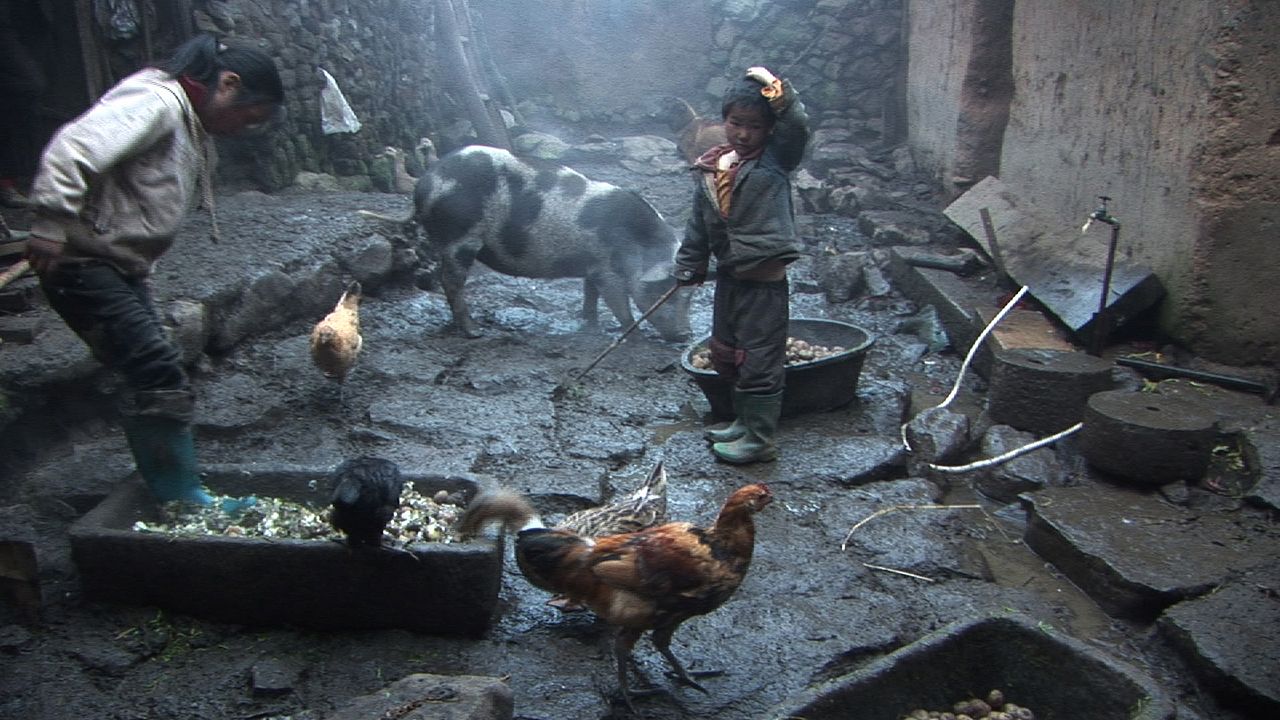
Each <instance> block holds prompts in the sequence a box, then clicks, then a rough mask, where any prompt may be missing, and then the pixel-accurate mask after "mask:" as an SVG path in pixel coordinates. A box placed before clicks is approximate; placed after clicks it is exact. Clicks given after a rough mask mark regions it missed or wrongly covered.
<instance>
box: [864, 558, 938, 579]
mask: <svg viewBox="0 0 1280 720" xmlns="http://www.w3.org/2000/svg"><path fill="white" fill-rule="evenodd" d="M862 566H863V567H867V568H871V569H872V570H883V571H885V572H890V573H895V574H897V575H906V576H907V577H911V578H915V579H917V580H924V581H925V582H933V578H931V577H926V576H924V575H917V574H915V573H913V572H907V571H906V570H894V569H893V568H891V567H885V566H883V565H872V564H871V563H862Z"/></svg>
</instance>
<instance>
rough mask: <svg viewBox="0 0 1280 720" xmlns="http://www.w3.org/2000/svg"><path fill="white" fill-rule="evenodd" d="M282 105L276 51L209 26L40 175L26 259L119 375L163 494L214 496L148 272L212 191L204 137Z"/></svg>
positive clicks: (129, 424)
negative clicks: (234, 43) (200, 463)
mask: <svg viewBox="0 0 1280 720" xmlns="http://www.w3.org/2000/svg"><path fill="white" fill-rule="evenodd" d="M283 101H284V91H283V87H282V85H281V82H280V76H279V74H278V72H277V71H276V67H275V64H274V63H273V62H272V60H271V57H270V56H268V55H266V54H265V53H263V52H261V51H259V50H256V49H254V48H248V47H228V46H226V45H223V44H222V43H220V42H218V41H217V40H216V39H215V38H213V37H212V36H209V35H200V36H197V37H195V38H194V39H192V40H190V41H188V42H187V43H185V44H183V45H182V46H181V47H179V48H178V50H177V51H176V52H175V53H174V56H173V57H172V58H171V59H170V60H169V61H168V62H167V63H165V64H163V65H160V66H158V67H149V68H144V69H142V70H140V71H138V72H136V73H134V74H132V75H130V76H129V77H127V78H125V79H124V80H121V81H120V82H119V83H118V84H117V85H115V86H114V87H112V88H111V89H110V90H108V91H107V92H106V94H104V95H103V96H102V98H100V99H99V100H98V102H97V103H95V104H94V105H93V107H91V108H89V109H88V110H87V111H85V113H84V114H83V115H81V116H80V117H78V118H76V119H75V120H72V121H71V122H69V123H67V124H66V125H64V126H63V127H62V128H61V129H60V130H58V132H57V133H55V134H54V136H53V138H52V139H51V140H50V141H49V144H48V146H47V147H46V148H45V150H44V154H43V156H42V157H41V160H40V167H39V169H38V170H37V173H36V178H35V181H34V182H33V184H32V192H31V198H30V200H31V206H32V208H33V209H34V210H35V211H36V219H35V221H34V222H33V223H32V226H31V235H30V237H29V238H28V240H27V259H28V260H29V261H30V263H31V267H32V268H33V269H34V270H35V271H36V273H37V275H38V276H39V278H40V285H41V288H42V289H43V290H44V294H45V296H46V297H47V298H48V299H49V304H50V306H52V307H53V309H54V310H55V311H57V313H58V314H59V315H60V316H62V318H63V320H64V321H65V322H66V323H67V325H68V326H69V327H70V328H71V329H72V330H74V331H75V332H76V334H77V335H79V336H80V338H81V339H82V340H84V341H85V343H86V344H87V345H88V346H89V349H90V350H91V351H92V352H93V355H94V357H96V358H97V359H98V361H99V362H101V363H103V364H104V365H106V366H107V367H110V368H112V369H114V370H117V371H119V372H120V373H121V374H122V375H123V376H124V380H125V384H126V387H127V392H126V394H125V397H124V398H123V402H122V407H121V413H122V415H123V424H124V427H125V434H126V436H127V437H128V439H129V446H130V449H131V450H132V452H133V457H134V461H135V462H136V463H137V466H138V471H139V473H140V474H141V475H142V477H143V478H144V479H145V480H146V482H147V485H148V487H150V488H151V491H152V492H153V494H154V495H155V496H156V498H157V499H158V500H160V501H162V502H167V501H171V500H179V501H184V502H192V503H201V504H204V503H208V502H210V501H211V498H210V496H209V495H208V494H207V493H206V492H205V490H204V489H203V488H202V487H201V484H200V480H199V474H198V470H197V467H196V462H195V448H194V441H193V437H192V433H191V420H192V416H193V415H194V411H195V395H194V393H193V392H192V390H191V385H190V381H189V380H188V378H187V374H186V370H185V369H184V367H183V365H182V362H181V354H180V352H179V351H178V348H177V347H176V346H175V345H174V344H173V342H172V341H170V340H169V338H168V337H167V335H166V333H165V331H164V328H163V326H162V324H161V322H160V319H159V317H158V316H157V314H156V312H155V308H154V306H153V304H152V300H151V295H150V291H149V289H148V286H147V283H146V280H147V277H148V275H150V273H151V268H152V265H153V264H154V263H155V261H156V260H157V259H158V258H159V257H160V256H161V255H163V254H164V252H165V251H166V250H168V249H169V246H170V245H172V244H173V240H174V237H175V236H176V234H177V232H178V228H179V226H180V224H181V222H182V219H183V215H184V214H185V213H186V210H187V208H188V207H189V206H190V205H191V201H192V200H193V198H194V197H195V194H196V190H197V187H202V188H203V189H204V191H205V193H206V194H208V193H209V192H210V186H209V174H210V170H209V162H208V152H209V148H208V145H209V137H208V136H209V135H234V134H237V133H240V132H243V131H245V130H247V129H250V128H251V127H253V126H255V125H261V124H264V123H266V122H267V121H269V120H271V119H272V117H273V116H275V115H276V113H277V111H278V109H279V107H280V105H281V103H282V102H283Z"/></svg>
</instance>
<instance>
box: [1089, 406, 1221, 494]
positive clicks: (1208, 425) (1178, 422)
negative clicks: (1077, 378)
mask: <svg viewBox="0 0 1280 720" xmlns="http://www.w3.org/2000/svg"><path fill="white" fill-rule="evenodd" d="M1215 436H1216V430H1215V428H1214V418H1213V414H1212V413H1210V412H1209V411H1207V410H1206V409H1205V408H1203V407H1201V406H1200V405H1198V404H1196V403H1193V402H1191V401H1188V400H1182V399H1179V398H1173V397H1168V396H1165V395H1155V394H1150V393H1140V392H1131V391H1128V390H1110V391H1107V392H1100V393H1097V394H1095V395H1093V396H1092V397H1090V398H1089V402H1088V406H1087V408H1086V409H1085V417H1084V429H1083V431H1082V432H1081V434H1080V450H1081V452H1082V453H1083V454H1084V456H1085V458H1086V459H1087V460H1088V461H1089V464H1090V465H1093V466H1094V467H1095V468H1097V469H1099V470H1102V471H1103V472H1106V473H1108V474H1110V475H1114V476H1116V477H1120V478H1124V479H1127V480H1131V481H1134V482H1136V483H1139V484H1142V485H1164V484H1166V483H1171V482H1177V481H1179V480H1183V481H1185V480H1198V479H1199V478H1200V477H1201V476H1202V475H1204V472H1205V470H1206V469H1207V468H1208V466H1209V455H1210V450H1211V448H1212V446H1213V440H1214V437H1215Z"/></svg>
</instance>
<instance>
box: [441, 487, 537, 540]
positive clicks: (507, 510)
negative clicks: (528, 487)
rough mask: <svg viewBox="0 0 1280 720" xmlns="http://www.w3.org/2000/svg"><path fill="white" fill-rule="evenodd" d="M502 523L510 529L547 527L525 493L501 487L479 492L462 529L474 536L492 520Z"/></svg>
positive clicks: (465, 535)
mask: <svg viewBox="0 0 1280 720" xmlns="http://www.w3.org/2000/svg"><path fill="white" fill-rule="evenodd" d="M495 521H496V522H500V523H502V526H503V528H505V529H506V530H508V531H511V532H516V531H518V530H527V529H530V528H541V527H545V526H544V525H543V523H542V518H541V517H539V516H538V512H537V511H536V510H534V509H533V505H531V504H530V503H529V500H528V499H527V498H525V496H523V495H521V494H520V493H518V492H515V491H514V490H508V489H506V488H500V489H498V490H491V491H488V492H485V493H482V494H480V495H477V496H476V497H475V499H473V500H472V501H471V502H470V503H469V504H468V505H467V509H466V512H464V513H463V515H462V519H461V520H460V521H459V522H458V529H459V532H460V534H461V535H462V536H463V537H473V536H474V535H476V534H477V533H479V532H480V530H481V529H483V528H484V526H486V525H488V524H489V523H491V522H495Z"/></svg>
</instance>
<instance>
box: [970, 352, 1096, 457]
mask: <svg viewBox="0 0 1280 720" xmlns="http://www.w3.org/2000/svg"><path fill="white" fill-rule="evenodd" d="M1110 388H1111V363H1109V362H1107V361H1106V360H1103V359H1102V358H1097V357H1094V356H1092V355H1086V354H1084V353H1082V352H1072V351H1067V350H1050V349H1039V348H1035V349H1033V348H1019V349H1015V350H1002V351H1000V352H998V353H996V356H995V361H994V362H993V363H992V368H991V388H990V390H989V391H988V395H987V398H988V401H987V402H988V404H987V413H988V414H989V415H990V417H991V420H992V421H993V422H995V423H997V424H1000V425H1009V426H1010V427H1015V428H1018V429H1019V430H1025V431H1027V432H1031V433H1035V434H1037V435H1051V434H1053V433H1056V432H1058V431H1060V430H1065V429H1067V428H1069V427H1071V426H1072V425H1075V424H1076V423H1078V422H1080V421H1081V420H1082V419H1083V417H1084V408H1085V404H1086V403H1087V402H1088V400H1089V396H1091V395H1093V394H1094V393H1098V392H1102V391H1104V390H1109V389H1110Z"/></svg>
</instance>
